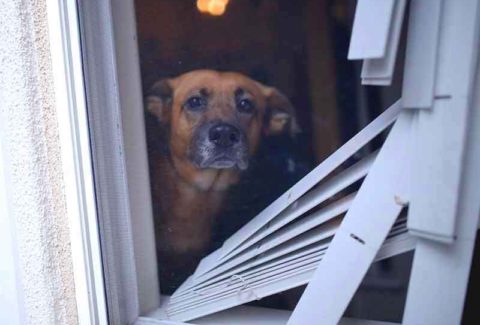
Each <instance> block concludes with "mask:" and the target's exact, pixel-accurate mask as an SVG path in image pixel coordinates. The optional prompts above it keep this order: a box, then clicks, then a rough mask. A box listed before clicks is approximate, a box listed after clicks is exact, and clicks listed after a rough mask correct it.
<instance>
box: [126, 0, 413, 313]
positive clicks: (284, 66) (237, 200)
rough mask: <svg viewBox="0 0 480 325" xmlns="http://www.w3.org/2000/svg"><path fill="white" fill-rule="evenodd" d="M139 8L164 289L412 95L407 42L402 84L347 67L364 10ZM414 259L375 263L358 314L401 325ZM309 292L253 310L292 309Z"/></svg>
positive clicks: (344, 6)
mask: <svg viewBox="0 0 480 325" xmlns="http://www.w3.org/2000/svg"><path fill="white" fill-rule="evenodd" d="M135 10H136V19H137V34H138V46H139V54H140V65H141V73H142V88H143V92H144V97H145V124H146V135H147V142H148V143H147V145H148V156H149V157H148V159H149V168H150V178H151V194H152V201H153V211H154V222H155V227H156V241H157V254H158V266H159V277H160V286H161V288H162V294H172V293H173V292H174V291H175V290H176V289H177V288H178V287H179V286H180V284H181V283H182V282H183V281H185V279H186V278H187V277H188V276H189V275H190V274H192V273H193V272H194V271H195V268H196V266H197V264H198V263H199V261H200V260H201V258H202V257H204V256H206V255H207V254H208V253H210V252H212V251H214V250H215V249H217V248H219V247H221V245H222V243H223V242H224V241H225V240H226V239H227V238H229V237H230V236H231V235H232V234H233V233H234V232H235V231H236V230H238V229H239V228H240V227H241V226H243V225H244V224H245V223H247V222H248V221H249V220H251V219H252V218H253V217H254V216H255V215H257V214H258V213H259V212H260V211H261V210H262V209H264V208H265V207H267V206H268V205H269V204H270V203H271V202H273V201H274V200H275V199H276V198H277V197H278V196H279V195H281V194H282V193H284V192H285V191H286V190H287V189H288V188H290V187H291V186H292V185H293V184H295V183H296V182H297V181H298V180H300V179H301V178H302V177H303V176H304V175H306V174H307V173H308V172H309V171H311V170H312V169H313V168H314V167H315V166H317V165H318V164H319V163H321V162H322V161H323V160H324V159H326V158H327V157H328V156H329V155H330V154H331V153H333V152H334V151H335V150H336V149H337V148H338V147H340V146H341V145H342V144H343V143H345V142H346V141H347V140H348V139H350V138H351V137H352V136H353V135H355V134H356V133H357V132H358V131H359V130H361V129H362V128H363V127H364V126H365V125H366V124H367V123H368V122H370V121H371V120H372V119H373V118H375V117H376V116H378V115H379V114H380V113H381V112H382V111H383V110H384V109H385V108H387V107H389V106H390V105H391V104H392V103H393V102H394V101H395V100H396V99H398V98H399V97H400V86H401V77H402V76H401V71H402V67H403V58H402V53H403V52H404V38H405V37H404V35H403V34H404V32H403V33H402V37H401V40H402V41H401V45H400V49H399V51H398V53H399V56H398V58H397V68H396V73H395V75H394V80H393V83H392V86H390V87H373V86H362V85H361V84H360V73H361V70H362V62H361V61H348V60H347V54H348V48H349V42H350V36H351V30H352V23H353V14H354V10H355V2H352V1H347V0H335V1H318V0H299V1H290V0H230V1H228V0H217V1H213V0H211V1H207V0H205V1H202V0H198V1H179V0H161V1H158V0H136V1H135ZM205 69H208V71H206V70H205ZM226 72H233V73H226ZM382 141H383V135H382V136H380V137H378V139H375V140H374V141H373V142H372V143H371V144H369V145H368V146H366V147H365V148H363V149H362V150H361V151H360V152H359V153H357V155H356V156H354V157H353V158H351V160H350V161H348V162H347V163H346V164H345V165H343V166H342V167H341V168H340V170H339V172H340V171H341V170H343V169H344V168H346V167H348V166H351V165H352V164H353V163H355V162H357V161H359V160H360V159H361V158H363V157H365V156H367V155H368V154H370V153H371V152H373V151H375V150H376V149H378V148H379V146H380V145H381V143H382ZM355 186H356V187H355ZM357 188H358V184H354V186H353V187H351V188H348V189H346V191H344V193H340V195H339V196H340V197H341V196H342V195H347V194H349V193H351V192H352V191H353V190H355V189H357ZM335 199H338V198H335ZM410 264H411V254H405V255H401V256H398V257H396V258H394V259H391V260H385V261H381V262H377V263H375V264H374V265H372V267H371V269H370V271H369V274H368V276H367V278H366V279H365V281H364V284H363V285H362V286H361V288H360V289H359V290H358V292H357V294H356V296H355V298H354V299H353V301H352V303H351V304H350V307H349V308H348V310H347V315H350V316H359V317H363V318H370V319H382V320H390V321H400V320H401V315H402V310H403V305H404V299H405V293H406V288H407V283H408V276H409V270H410ZM302 291H303V288H301V287H300V288H296V289H293V290H290V291H287V292H284V293H282V294H277V295H274V296H272V297H267V298H264V299H262V300H260V301H258V302H255V303H252V304H253V305H256V306H265V307H272V308H280V309H289V310H292V309H293V308H294V307H295V305H296V303H297V301H298V298H299V296H300V294H301V293H302Z"/></svg>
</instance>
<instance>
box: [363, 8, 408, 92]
mask: <svg viewBox="0 0 480 325" xmlns="http://www.w3.org/2000/svg"><path fill="white" fill-rule="evenodd" d="M406 4H407V1H406V0H397V1H395V6H394V12H393V21H392V26H391V28H390V31H389V36H388V43H387V49H386V53H385V55H384V56H383V57H382V58H379V59H365V60H364V61H363V65H362V74H361V77H362V84H363V85H375V86H389V85H390V84H391V83H392V79H393V72H394V69H395V61H396V58H397V52H398V46H399V43H400V34H401V31H402V23H403V17H404V15H405V7H406Z"/></svg>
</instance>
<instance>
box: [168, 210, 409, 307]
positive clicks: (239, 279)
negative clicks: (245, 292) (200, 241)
mask: <svg viewBox="0 0 480 325" xmlns="http://www.w3.org/2000/svg"><path fill="white" fill-rule="evenodd" d="M404 233H406V223H405V219H403V220H401V219H399V220H397V222H396V223H395V225H394V227H392V230H391V231H390V233H389V235H388V237H387V238H388V239H389V240H390V239H393V238H399V236H401V235H402V234H404ZM387 242H389V241H386V242H385V243H387ZM327 247H328V242H326V243H325V244H321V245H317V246H315V247H314V248H313V251H312V248H307V249H305V251H306V252H307V253H306V254H298V253H293V254H292V257H294V258H291V257H290V256H289V255H286V256H284V257H282V258H280V259H279V260H273V261H272V262H269V263H265V264H261V265H259V266H258V265H257V266H254V265H253V266H252V267H251V268H248V269H247V270H245V269H243V270H242V269H241V268H240V269H236V270H233V271H232V272H229V274H228V276H222V277H219V278H218V281H216V282H215V283H213V284H210V285H208V286H204V285H202V286H199V287H195V288H192V289H191V290H189V292H188V294H185V295H183V296H181V297H178V298H176V299H171V300H170V304H169V308H170V310H177V309H178V308H181V307H183V306H188V305H190V306H191V305H192V303H193V302H195V301H202V302H205V301H207V300H211V299H213V298H214V297H218V296H219V295H222V294H225V293H226V292H231V291H235V290H236V288H238V287H241V286H242V284H245V283H247V282H248V283H251V282H252V281H256V280H257V279H258V277H259V276H262V275H263V276H269V275H268V274H270V275H272V274H277V273H282V272H284V271H286V270H289V269H293V268H295V267H299V266H302V265H306V264H309V263H311V262H312V261H317V260H319V259H320V257H321V256H323V255H324V253H325V250H326V248H327ZM387 255H388V254H385V255H384V256H387Z"/></svg>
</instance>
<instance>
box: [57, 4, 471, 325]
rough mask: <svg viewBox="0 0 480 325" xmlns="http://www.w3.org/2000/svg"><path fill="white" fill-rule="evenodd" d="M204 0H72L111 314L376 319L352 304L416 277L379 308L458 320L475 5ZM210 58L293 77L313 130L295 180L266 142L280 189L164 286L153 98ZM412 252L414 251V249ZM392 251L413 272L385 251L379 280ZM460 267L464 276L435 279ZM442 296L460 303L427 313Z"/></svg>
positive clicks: (269, 77) (269, 78) (227, 319)
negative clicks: (165, 82)
mask: <svg viewBox="0 0 480 325" xmlns="http://www.w3.org/2000/svg"><path fill="white" fill-rule="evenodd" d="M204 2H205V3H207V2H208V1H197V2H194V1H191V2H187V1H183V2H180V1H148V0H138V1H136V2H133V1H123V2H112V3H110V2H102V3H97V2H94V1H79V2H78V9H76V8H75V6H72V3H73V1H72V3H70V5H69V6H60V7H61V8H62V10H64V12H66V13H67V15H66V17H69V15H74V14H75V12H76V11H75V10H78V13H79V28H80V34H81V36H82V43H81V45H82V54H83V74H84V76H85V90H86V99H87V106H88V119H89V127H90V139H91V145H92V157H93V158H92V160H93V170H94V176H95V178H94V180H95V194H96V207H97V212H96V213H97V214H98V220H99V228H100V242H101V246H102V247H101V248H102V250H101V251H102V260H103V268H104V270H103V271H104V276H105V278H104V281H105V291H106V298H107V302H108V316H109V321H110V322H111V323H114V324H117V323H118V324H125V323H135V322H136V323H138V324H148V323H151V322H154V323H159V324H171V323H174V322H182V321H188V322H191V323H192V324H197V323H198V324H207V323H208V324H212V323H218V324H233V323H235V322H237V323H238V324H242V323H243V324H245V323H252V322H261V320H263V321H265V322H267V321H271V323H272V324H274V323H282V322H283V323H286V322H287V321H288V322H289V323H290V324H311V323H314V322H316V321H317V322H318V321H319V320H321V323H322V324H323V323H324V324H334V323H338V322H339V321H340V322H343V323H345V324H357V323H358V324H361V323H362V320H360V319H359V318H368V317H369V316H370V317H373V318H375V316H372V315H371V314H369V313H368V312H363V311H362V310H363V309H365V308H363V307H362V308H359V307H357V308H356V307H355V302H356V299H358V297H362V290H364V289H365V286H370V287H373V288H374V290H375V289H377V290H378V288H381V290H387V291H388V288H392V287H394V289H393V290H398V289H399V288H400V291H402V290H403V291H402V293H401V294H399V295H398V296H399V297H400V298H399V300H398V301H400V303H398V304H397V303H396V304H397V306H396V316H394V317H391V318H389V319H380V320H381V321H386V320H390V321H394V322H396V323H400V322H405V323H412V322H417V323H426V324H427V323H458V322H459V321H460V319H461V315H462V312H461V311H462V306H463V301H464V295H465V288H466V284H467V281H468V275H469V268H470V259H471V254H472V250H473V243H474V238H475V234H476V229H477V225H478V213H477V212H478V202H479V200H478V198H479V196H480V195H479V193H478V186H475V185H476V184H475V180H474V177H473V176H472V175H473V173H474V166H475V165H476V164H478V163H479V162H478V161H477V160H478V159H479V157H480V154H479V148H478V144H476V143H475V141H472V139H474V138H475V137H476V136H478V132H479V131H480V130H479V127H480V122H479V121H478V119H479V116H477V115H478V110H474V109H473V108H472V107H474V103H476V101H478V98H477V97H476V96H475V95H474V91H473V90H474V87H478V83H477V80H476V78H477V49H476V47H475V44H476V43H475V42H476V40H478V36H479V31H478V12H479V8H478V4H477V3H476V2H474V1H471V2H468V4H465V5H459V4H458V2H455V1H438V2H437V1H410V3H409V4H408V6H407V1H402V0H389V1H383V2H382V3H381V4H379V3H377V2H375V1H372V0H360V1H358V2H357V4H356V6H353V5H352V4H351V3H349V2H345V1H334V2H331V3H328V4H327V2H321V1H313V0H312V1H299V2H298V3H297V2H295V3H293V2H291V1H280V0H279V1H273V0H255V1H253V0H252V1H235V0H231V1H211V2H212V3H216V6H220V7H221V8H220V9H222V10H220V9H218V8H219V7H215V6H214V5H213V4H211V5H207V7H202V6H203V5H202V3H204ZM220 3H221V4H220ZM209 6H210V7H209ZM200 11H202V12H200ZM218 14H219V15H220V16H216V15H218ZM222 14H223V15H224V17H223V18H221V15H222ZM404 16H405V19H404ZM425 16H428V19H426V18H425ZM64 17H65V16H64ZM254 18H255V19H254ZM249 19H251V21H249ZM424 21H428V23H424ZM259 26H260V27H259ZM261 26H263V27H261ZM67 27H68V26H67ZM64 28H66V27H64ZM70 28H71V27H70ZM228 28H231V33H225V32H224V33H221V32H219V31H225V30H226V29H228ZM262 28H263V29H262ZM66 30H67V31H68V28H67V29H66ZM212 31H217V34H212V33H213V32H212ZM196 33H197V34H196ZM460 34H461V35H463V36H462V37H461V38H459V37H457V36H458V35H460ZM225 35H226V36H225ZM232 35H235V36H236V37H235V38H234V37H233V36H232ZM169 37H170V38H171V39H169ZM242 42H243V43H242ZM219 44H220V45H221V46H220V45H219ZM248 44H250V45H251V47H248V46H247V45H248ZM348 48H349V51H348V54H347V49H348ZM452 48H455V49H461V50H455V51H452V50H451V49H452ZM202 51H205V52H202ZM242 51H243V52H242ZM262 54H263V57H262ZM252 58H253V59H252ZM272 58H273V59H272ZM347 59H351V60H356V61H348V60H347ZM202 60H204V61H202ZM199 62H200V63H199ZM205 66H206V67H213V68H215V69H221V70H225V69H228V70H236V71H242V73H244V74H247V75H250V76H251V77H252V78H254V79H257V81H260V82H262V83H263V84H265V85H267V86H268V87H273V86H274V87H276V88H277V89H280V90H281V91H282V92H284V93H285V94H286V95H287V96H286V97H289V98H290V100H291V102H292V103H293V106H294V107H295V106H296V107H297V108H299V107H300V109H302V110H298V111H297V113H298V114H296V117H297V118H298V120H299V123H298V124H299V126H300V127H301V128H302V130H303V133H300V134H299V136H298V138H297V139H296V140H295V141H299V140H298V139H300V140H301V142H292V143H291V146H290V147H289V148H290V149H289V150H287V152H286V153H285V152H283V153H284V154H286V155H287V156H286V159H285V162H286V163H285V164H284V165H282V166H283V167H282V168H286V169H287V170H288V169H289V170H290V171H292V170H293V171H294V172H295V173H293V174H292V173H291V174H288V173H285V175H290V176H292V175H294V176H292V177H291V178H287V177H286V176H285V177H283V178H275V177H272V175H274V173H275V170H274V169H275V167H276V166H274V165H268V163H271V159H270V160H269V157H272V151H268V150H271V148H275V146H274V145H272V146H271V147H270V148H263V149H264V150H266V151H265V152H264V153H263V159H264V160H261V159H260V160H259V163H258V165H259V166H261V167H262V168H264V169H263V170H262V169H260V172H259V173H257V174H256V177H261V176H262V174H264V175H263V176H266V179H262V180H261V181H259V183H260V184H259V187H257V188H261V189H263V191H262V192H261V193H260V194H270V196H268V195H263V196H262V195H261V196H260V198H259V196H258V195H257V196H256V197H254V199H253V200H252V199H250V200H251V201H247V202H248V204H247V205H248V207H251V206H254V203H257V204H258V206H257V207H256V208H255V209H256V210H258V211H255V209H253V208H252V209H243V210H239V211H240V212H237V214H239V215H243V216H246V217H245V218H244V219H242V220H241V221H242V222H237V223H235V225H230V224H227V225H226V226H225V229H228V230H223V231H220V232H219V233H220V235H219V239H217V241H216V242H215V243H216V246H215V245H212V247H211V249H210V251H209V252H208V254H205V255H206V256H205V257H203V256H202V257H203V258H202V259H201V262H200V263H199V264H198V266H197V267H195V268H194V270H192V275H191V276H190V277H189V278H188V279H185V280H186V281H185V282H183V284H181V285H180V286H177V287H175V288H174V290H173V291H174V293H173V294H172V295H171V296H165V295H162V294H163V293H164V292H165V291H164V290H162V287H164V288H168V287H169V284H168V283H162V282H161V281H160V283H159V281H158V271H157V270H158V269H159V268H161V267H165V265H159V264H158V263H157V258H156V255H157V254H158V244H157V245H156V239H155V231H154V229H155V218H156V217H158V216H155V204H156V202H155V195H154V193H153V195H152V192H151V188H153V187H154V186H152V187H151V186H150V185H151V184H156V183H155V180H153V181H152V177H155V176H152V160H151V156H149V154H150V153H151V152H150V151H151V147H152V146H155V145H156V143H155V139H157V138H156V137H155V135H156V134H155V133H154V131H152V128H153V129H155V128H156V126H155V119H152V117H153V116H152V115H148V113H147V112H145V111H144V110H143V109H141V107H143V104H144V102H145V98H148V95H149V90H150V89H151V85H153V84H155V82H156V81H157V79H164V78H171V77H174V76H176V75H178V74H180V73H183V72H186V71H189V70H191V69H196V68H199V67H205ZM185 70H186V71H185ZM360 78H361V82H362V84H364V85H374V86H383V87H382V88H379V87H372V86H368V87H362V86H361V85H360ZM142 87H143V89H142ZM162 89H163V88H162ZM162 89H160V90H162ZM77 91H80V90H78V89H77ZM162 91H163V90H162ZM159 96H160V95H159ZM400 97H401V99H399V98H400ZM155 100H156V99H155ZM147 101H148V99H147ZM147 105H148V102H147ZM387 107H388V108H387ZM289 122H290V123H291V122H292V121H291V120H289ZM280 124H281V123H280ZM152 125H153V126H152ZM445 129H448V130H450V132H448V133H446V132H444V130H445ZM270 140H271V139H270ZM277 140H278V139H277ZM280 140H281V139H280ZM282 141H283V140H282ZM288 141H290V140H288ZM270 143H274V142H270ZM282 148H283V147H282ZM283 153H282V154H283ZM439 157H443V158H442V159H439ZM284 158H285V157H284ZM149 166H150V168H149ZM298 166H300V167H301V168H300V169H298V168H299V167H298ZM302 166H306V167H302ZM281 172H282V170H280V174H281ZM268 180H270V182H268ZM265 184H268V185H270V186H272V187H270V188H268V187H263V188H262V186H265ZM160 185H161V184H160ZM257 185H258V184H257ZM247 188H249V187H248V184H247ZM152 191H154V189H153V190H152ZM246 193H247V194H248V195H255V194H258V193H255V191H250V192H246ZM272 193H274V194H275V195H274V196H273V195H272ZM152 207H153V208H152ZM253 212H255V213H253ZM160 217H161V216H160ZM232 220H233V219H232ZM235 220H236V219H235ZM440 243H441V244H440ZM439 245H443V246H439ZM445 247H448V248H447V249H445ZM413 250H415V256H414V261H413V264H412V260H411V259H412V255H413V254H412V253H409V255H408V254H407V255H405V254H404V253H406V252H411V251H413ZM401 254H404V255H401ZM394 256H397V257H396V258H400V260H397V262H393V264H394V265H395V266H397V267H398V266H400V267H401V268H403V269H402V271H401V272H400V273H401V275H400V276H398V277H397V279H400V283H395V279H394V281H393V282H392V281H391V280H392V279H391V278H390V279H386V281H383V282H382V280H384V279H382V278H380V280H379V279H378V277H375V276H374V275H375V272H379V270H380V269H382V268H385V267H386V268H388V263H387V264H373V265H374V266H373V267H372V268H371V269H370V273H368V274H370V275H372V277H370V279H374V280H371V282H370V283H368V279H369V275H367V277H366V278H365V275H366V274H367V271H368V270H369V268H370V267H371V266H372V263H373V262H375V261H382V260H386V259H389V258H391V257H394ZM402 259H403V260H402ZM160 263H161V261H160ZM439 265H441V266H442V267H441V269H439ZM458 266H460V267H458ZM167 267H168V265H167ZM410 267H411V268H412V271H411V276H410V279H409V282H407V281H408V275H409V272H410ZM386 273H388V272H386ZM390 273H391V274H394V272H390ZM426 274H428V277H427V276H426ZM364 278H365V279H366V280H365V281H364V283H363V287H362V280H363V279H364ZM449 278H455V279H456V282H455V285H452V286H439V285H438V284H439V283H442V282H445V281H447V279H449ZM405 279H406V280H407V281H405ZM402 281H403V282H402ZM392 283H393V285H392ZM407 283H408V293H407ZM305 285H306V286H307V287H306V289H303V288H302V289H301V290H298V289H297V290H296V291H290V292H288V294H289V295H290V297H291V296H292V295H295V294H296V295H297V297H298V296H301V297H300V299H298V298H297V299H295V300H294V302H293V304H292V305H291V306H292V308H291V309H288V308H287V309H285V308H283V309H282V308H278V307H279V305H278V301H279V299H277V300H275V299H273V300H270V301H268V300H267V301H268V303H267V304H263V305H262V300H263V301H265V300H264V299H262V298H264V297H269V296H272V295H277V296H276V297H277V298H278V297H282V296H281V294H282V293H283V292H285V291H287V290H290V289H293V288H298V287H302V286H305ZM359 288H360V289H359ZM362 288H363V289H362ZM385 288H387V289H385ZM167 291H168V290H167ZM279 295H280V296H279ZM355 295H356V296H355ZM354 296H355V297H354ZM367 296H368V294H364V295H363V298H365V297H367ZM283 298H285V296H283ZM352 298H353V302H352V303H351V301H352ZM372 299H373V300H374V299H375V298H372ZM376 299H377V301H380V302H379V303H378V304H377V305H376V306H377V307H378V306H381V304H382V302H381V298H380V299H379V298H378V297H377V298H376ZM257 300H259V303H260V304H258V303H257V304H256V305H252V304H251V303H252V302H253V303H255V301H257ZM367 300H368V299H363V301H367ZM405 300H406V302H405ZM275 301H276V302H275ZM398 301H397V302H398ZM447 301H448V302H449V303H448V304H447V303H446V302H447ZM452 301H453V302H452ZM427 302H428V304H429V305H428V307H427ZM247 303H249V305H248V306H241V305H244V304H247ZM384 303H385V302H384ZM387 303H388V302H387ZM349 304H350V305H349ZM390 305H394V304H391V303H390ZM238 306H240V307H238ZM259 306H263V307H264V306H269V307H271V308H269V309H265V308H260V307H259ZM232 307H236V308H233V309H231V308H232ZM272 307H274V308H272ZM440 308H442V309H443V310H446V309H445V308H447V309H448V311H445V312H446V314H447V316H445V315H443V314H442V315H440V314H438V315H437V314H432V313H430V312H428V310H432V309H433V310H439V309H440ZM359 309H360V311H359ZM366 309H368V308H366ZM380 309H381V308H380ZM346 310H347V312H345V311H346ZM345 316H349V317H352V318H343V319H342V317H345ZM379 318H381V317H379Z"/></svg>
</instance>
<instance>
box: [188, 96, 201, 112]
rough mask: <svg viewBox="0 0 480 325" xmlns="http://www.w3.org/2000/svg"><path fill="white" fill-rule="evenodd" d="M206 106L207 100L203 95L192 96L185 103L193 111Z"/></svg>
mask: <svg viewBox="0 0 480 325" xmlns="http://www.w3.org/2000/svg"><path fill="white" fill-rule="evenodd" d="M204 106H205V100H204V99H203V98H202V97H199V96H194V97H190V98H189V99H188V100H187V102H186V103H185V107H186V108H188V109H189V110H192V111H198V110H201V109H202V108H203V107H204Z"/></svg>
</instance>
